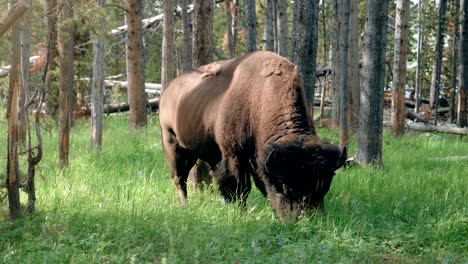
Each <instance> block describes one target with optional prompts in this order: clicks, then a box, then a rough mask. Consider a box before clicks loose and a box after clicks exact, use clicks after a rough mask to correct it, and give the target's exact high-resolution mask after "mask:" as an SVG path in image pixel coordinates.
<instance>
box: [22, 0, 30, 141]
mask: <svg viewBox="0 0 468 264" xmlns="http://www.w3.org/2000/svg"><path fill="white" fill-rule="evenodd" d="M27 4H28V5H29V6H31V4H32V0H27ZM31 15H32V11H31V10H28V11H27V12H26V13H25V14H24V16H23V19H22V20H21V24H20V27H21V30H20V35H21V45H20V48H21V78H20V83H21V85H20V102H19V103H20V112H19V118H20V126H19V138H20V143H21V144H22V145H23V146H25V145H26V132H27V128H28V123H27V117H26V115H27V109H26V101H27V97H28V93H29V88H30V82H31V80H30V74H29V73H30V66H29V57H31V34H32V29H31V26H30V24H31Z"/></svg>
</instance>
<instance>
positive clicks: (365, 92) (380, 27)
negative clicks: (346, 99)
mask: <svg viewBox="0 0 468 264" xmlns="http://www.w3.org/2000/svg"><path fill="white" fill-rule="evenodd" d="M388 5H389V0H368V1H367V10H366V25H365V30H364V50H363V65H362V96H361V98H362V100H361V111H360V120H359V128H358V143H357V153H356V160H357V161H358V162H359V163H360V164H363V165H382V164H383V162H382V131H383V88H384V85H385V50H386V46H387V37H386V34H387V20H388Z"/></svg>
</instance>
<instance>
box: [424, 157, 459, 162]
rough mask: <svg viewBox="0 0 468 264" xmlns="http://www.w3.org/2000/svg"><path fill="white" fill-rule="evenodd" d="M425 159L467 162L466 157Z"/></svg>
mask: <svg viewBox="0 0 468 264" xmlns="http://www.w3.org/2000/svg"><path fill="white" fill-rule="evenodd" d="M427 159H428V160H435V161H463V160H468V156H453V157H434V158H427Z"/></svg>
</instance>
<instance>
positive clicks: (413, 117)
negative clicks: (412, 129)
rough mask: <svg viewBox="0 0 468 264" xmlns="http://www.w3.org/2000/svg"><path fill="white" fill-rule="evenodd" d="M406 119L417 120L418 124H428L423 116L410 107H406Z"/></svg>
mask: <svg viewBox="0 0 468 264" xmlns="http://www.w3.org/2000/svg"><path fill="white" fill-rule="evenodd" d="M405 117H406V118H408V119H411V120H413V121H414V120H416V121H418V122H423V123H427V122H428V120H426V119H425V118H424V117H423V116H422V115H420V114H418V113H416V112H414V111H413V110H411V109H410V108H408V107H405Z"/></svg>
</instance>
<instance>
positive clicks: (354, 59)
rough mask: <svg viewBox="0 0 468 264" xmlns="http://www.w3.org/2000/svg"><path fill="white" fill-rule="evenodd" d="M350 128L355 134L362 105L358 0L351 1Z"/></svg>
mask: <svg viewBox="0 0 468 264" xmlns="http://www.w3.org/2000/svg"><path fill="white" fill-rule="evenodd" d="M349 25H350V28H349V31H350V32H349V52H348V54H349V64H348V65H349V66H348V74H349V78H348V80H349V83H348V87H349V88H348V90H349V111H348V113H349V128H351V131H353V132H355V131H356V130H357V128H358V126H359V105H360V96H361V92H360V85H359V10H358V0H351V9H350V18H349Z"/></svg>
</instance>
